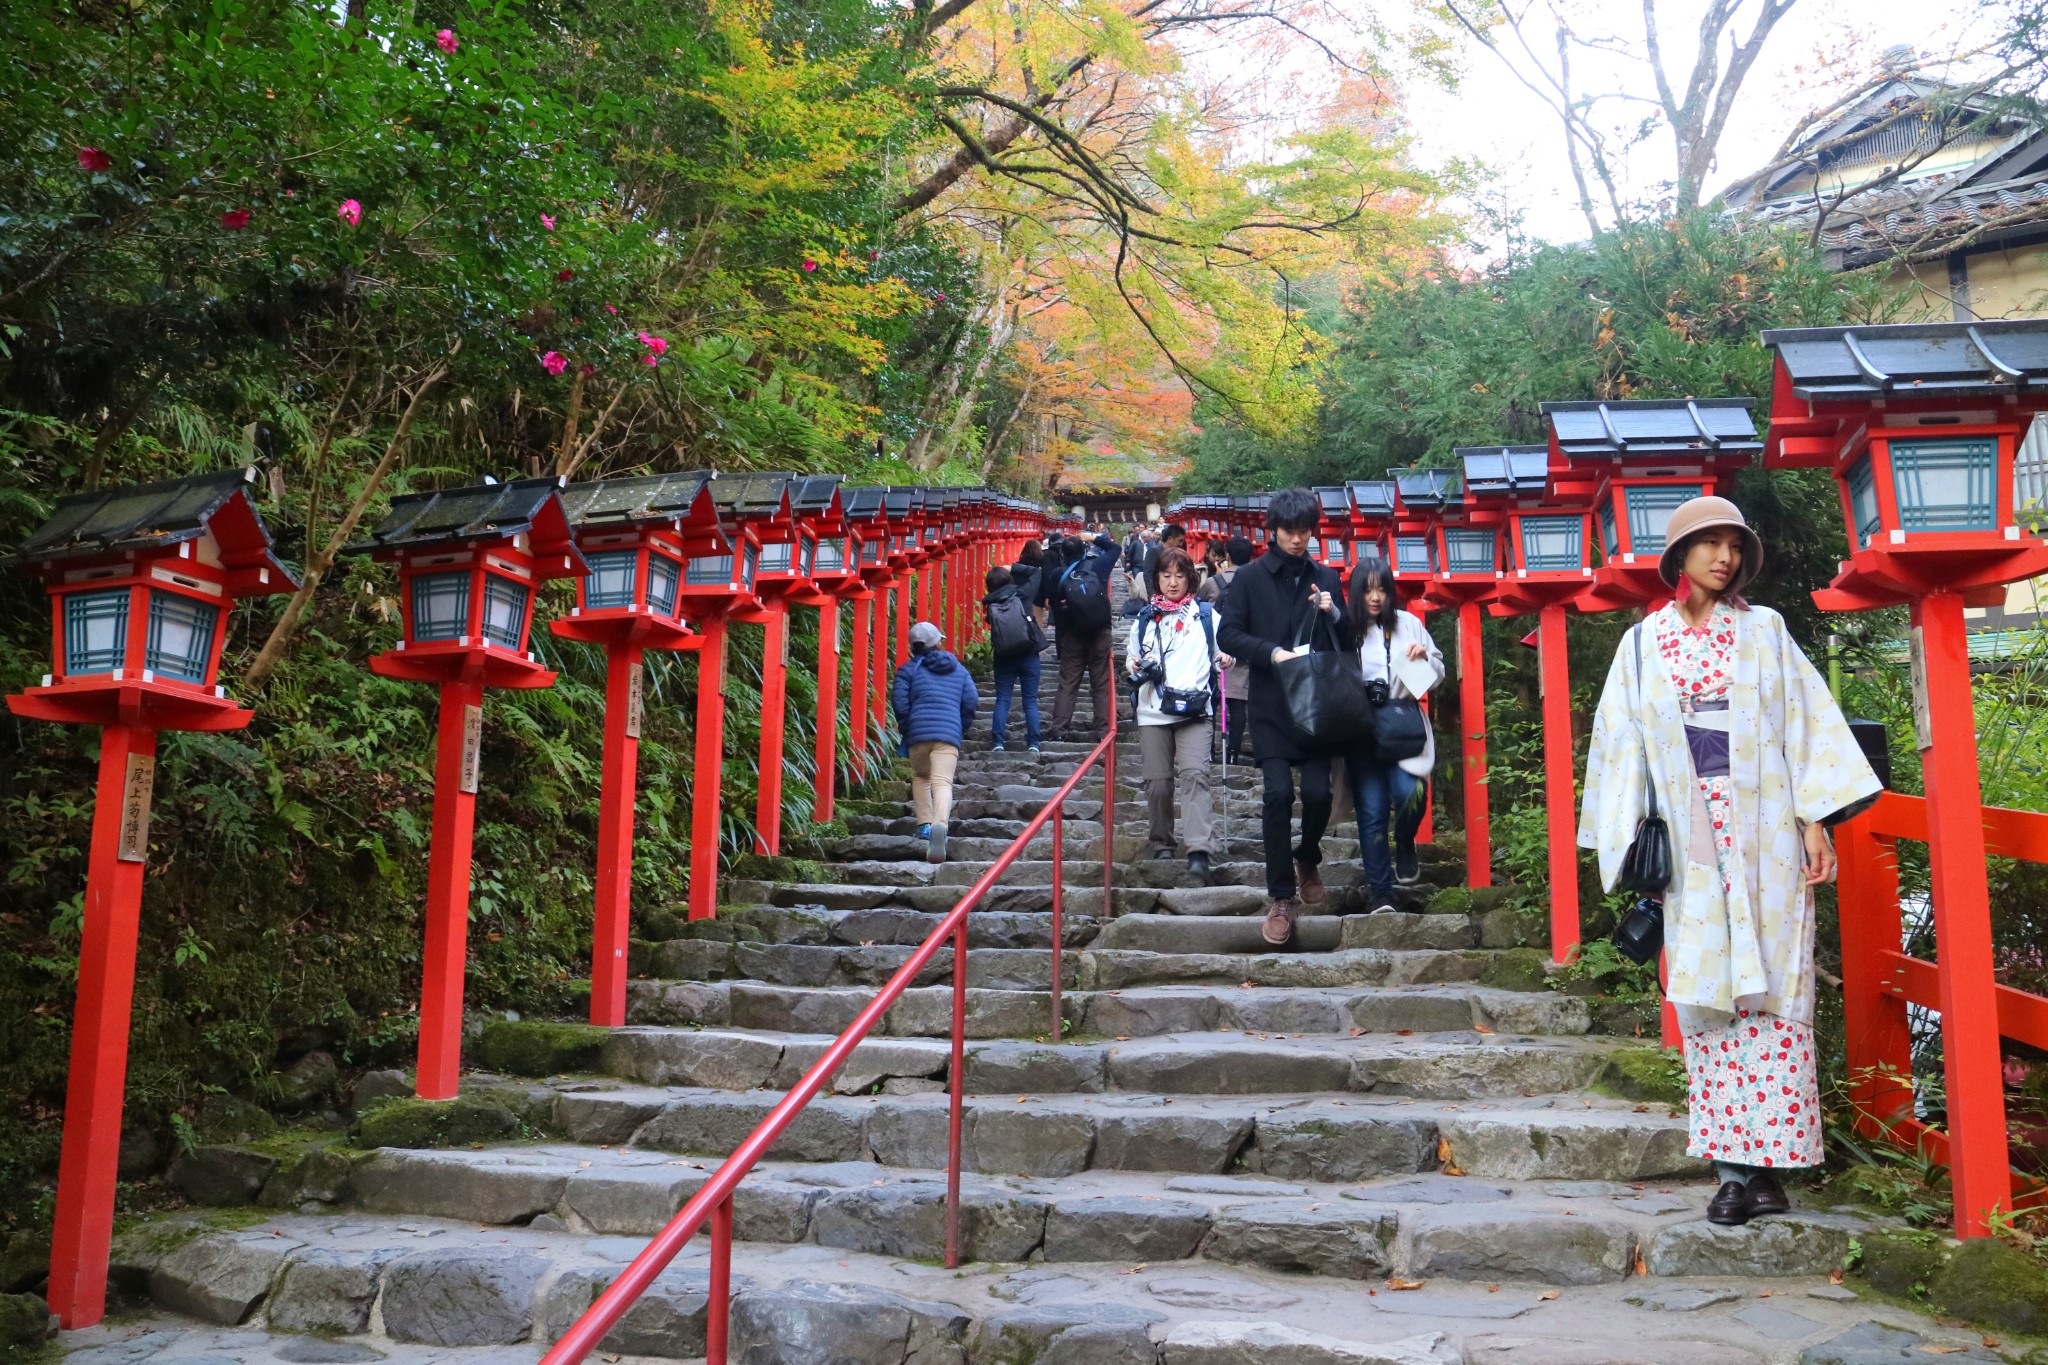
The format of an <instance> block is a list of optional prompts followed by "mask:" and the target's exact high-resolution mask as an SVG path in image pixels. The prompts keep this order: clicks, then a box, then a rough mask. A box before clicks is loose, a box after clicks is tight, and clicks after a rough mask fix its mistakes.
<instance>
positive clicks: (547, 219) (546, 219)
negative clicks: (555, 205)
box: [540, 213, 555, 232]
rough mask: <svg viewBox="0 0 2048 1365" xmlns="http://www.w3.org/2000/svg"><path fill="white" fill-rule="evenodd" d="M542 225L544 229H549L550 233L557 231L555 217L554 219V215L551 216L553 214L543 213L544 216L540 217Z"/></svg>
mask: <svg viewBox="0 0 2048 1365" xmlns="http://www.w3.org/2000/svg"><path fill="white" fill-rule="evenodd" d="M540 225H541V226H542V227H544V228H546V229H547V230H548V231H549V232H553V231H554V230H555V217H554V215H553V214H551V213H543V214H542V215H541V216H540Z"/></svg>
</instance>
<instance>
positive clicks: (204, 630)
mask: <svg viewBox="0 0 2048 1365" xmlns="http://www.w3.org/2000/svg"><path fill="white" fill-rule="evenodd" d="M219 620H220V608H219V607H216V606H213V605H211V604H209V603H206V602H195V601H193V600H192V599H191V598H189V597H186V596H184V595H183V594H181V593H175V592H162V591H153V592H151V593H150V595H149V641H148V648H147V649H146V650H145V651H144V653H143V656H142V666H143V667H144V668H146V669H148V670H149V671H150V672H152V673H161V674H162V675H163V676H164V677H166V678H176V679H177V680H178V681H179V682H189V683H203V682H205V681H206V664H207V660H208V659H209V658H211V657H212V655H213V627H214V623H215V622H217V621H219Z"/></svg>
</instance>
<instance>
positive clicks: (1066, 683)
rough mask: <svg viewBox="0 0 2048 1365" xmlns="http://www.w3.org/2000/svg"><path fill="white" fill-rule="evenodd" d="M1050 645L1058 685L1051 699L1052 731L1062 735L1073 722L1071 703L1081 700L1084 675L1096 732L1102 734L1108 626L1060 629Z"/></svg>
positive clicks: (1106, 702)
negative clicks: (1055, 657) (1055, 656)
mask: <svg viewBox="0 0 2048 1365" xmlns="http://www.w3.org/2000/svg"><path fill="white" fill-rule="evenodd" d="M1053 645H1054V647H1055V652H1056V653H1057V654H1058V656H1059V663H1060V686H1059V692H1058V693H1057V694H1056V695H1055V696H1054V697H1053V703H1052V732H1053V733H1054V734H1056V735H1062V734H1064V733H1065V732H1066V730H1067V727H1068V726H1070V725H1072V724H1073V723H1074V703H1076V702H1078V701H1079V700H1080V699H1081V675H1082V674H1084V673H1085V674H1087V675H1088V683H1089V687H1090V689H1091V691H1092V692H1093V694H1094V698H1095V716H1094V728H1095V732H1096V733H1097V734H1098V735H1099V734H1101V733H1103V732H1104V731H1105V730H1107V729H1108V727H1109V666H1110V660H1109V627H1107V626H1104V627H1103V628H1102V629H1101V630H1076V629H1071V628H1062V629H1061V630H1059V631H1058V632H1057V633H1056V634H1055V635H1054V636H1053Z"/></svg>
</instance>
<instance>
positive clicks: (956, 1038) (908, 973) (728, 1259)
mask: <svg viewBox="0 0 2048 1365" xmlns="http://www.w3.org/2000/svg"><path fill="white" fill-rule="evenodd" d="M1109 696H1110V708H1109V720H1108V727H1107V730H1108V732H1107V733H1106V734H1105V735H1104V736H1103V737H1102V739H1101V740H1100V741H1098V742H1097V743H1096V745H1095V747H1094V748H1093V749H1091V750H1089V751H1088V756H1087V757H1086V758H1084V759H1082V760H1081V763H1080V765H1079V766H1078V767H1076V768H1075V769H1074V772H1073V775H1072V776H1071V777H1069V778H1068V779H1067V780H1066V781H1065V782H1063V783H1061V784H1060V789H1059V790H1058V791H1057V792H1056V793H1054V795H1053V798H1052V799H1051V800H1050V801H1048V802H1046V804H1045V808H1044V809H1043V810H1041V811H1039V812H1038V814H1037V815H1035V816H1033V817H1032V819H1031V822H1030V823H1029V824H1027V825H1025V826H1024V830H1023V832H1022V833H1021V834H1019V835H1018V836H1017V837H1016V838H1015V839H1014V840H1012V841H1011V843H1010V846H1009V848H1007V849H1005V850H1004V851H1003V853H1002V855H1001V856H1000V857H998V858H997V859H996V860H995V862H994V863H992V864H991V865H990V866H989V869H988V871H986V872H984V873H982V874H981V877H980V878H979V879H978V880H976V882H975V883H974V885H973V886H971V887H969V888H968V890H967V893H966V894H965V895H963V896H962V897H961V898H960V900H959V902H958V903H957V904H956V905H954V907H953V908H952V909H951V910H950V911H948V912H947V914H946V917H945V918H944V919H943V920H941V921H939V925H938V927H937V928H936V929H934V930H932V932H931V935H930V936H929V937H928V938H926V939H925V941H924V943H923V944H922V945H921V946H920V947H919V948H918V950H917V951H916V952H914V953H912V954H911V955H910V960H909V961H907V962H905V963H904V964H903V965H902V967H900V968H898V969H897V972H896V974H895V975H894V976H892V977H890V978H889V983H888V984H887V985H886V986H884V987H882V989H881V990H880V991H879V992H878V993H877V994H876V995H875V998H874V999H873V1000H871V1001H869V1002H868V1004H867V1007H866V1008H864V1009H863V1010H861V1012H860V1014H859V1015H858V1016H857V1017H856V1018H855V1019H854V1021H853V1022H852V1023H851V1024H849V1025H847V1027H846V1031H845V1032H844V1033H842V1034H840V1035H839V1036H838V1038H836V1039H834V1040H833V1042H832V1045H831V1046H830V1047H828V1048H826V1049H825V1052H824V1055H823V1056H821V1057H819V1058H818V1060H817V1061H816V1062H815V1063H813V1064H812V1066H811V1069H810V1070H809V1071H807V1072H805V1073H804V1077H803V1079H802V1080H800V1081H798V1082H797V1083H796V1085H795V1086H793V1087H792V1088H791V1089H790V1091H789V1093H788V1094H786V1095H784V1096H783V1097H782V1099H781V1100H780V1101H779V1102H777V1104H776V1106H775V1107H774V1108H773V1109H771V1110H769V1111H768V1115H767V1117H766V1118H764V1119H762V1120H761V1122H760V1124H759V1125H758V1126H756V1127H755V1129H754V1131H753V1132H751V1133H749V1134H747V1137H746V1139H745V1140H744V1141H743V1142H741V1143H740V1145H739V1146H738V1147H735V1148H734V1149H733V1152H732V1155H731V1156H728V1157H727V1158H726V1159H725V1160H724V1161H723V1162H721V1163H720V1164H719V1167H718V1169H717V1170H716V1171H715V1172H713V1173H712V1176H711V1179H710V1180H708V1181H706V1182H705V1183H704V1185H703V1187H702V1188H701V1189H699V1190H698V1191H697V1193H696V1194H695V1195H693V1196H692V1197H691V1198H690V1201H689V1202H688V1203H686V1204H684V1205H683V1207H682V1209H681V1210H680V1211H679V1212H678V1213H677V1214H676V1216H675V1217H674V1218H673V1219H671V1220H669V1224H668V1226H667V1227H665V1228H663V1229H662V1230H661V1231H660V1232H659V1233H657V1234H656V1235H655V1237H654V1240H653V1241H651V1242H649V1243H648V1244H647V1247H646V1249H645V1250H644V1251H642V1252H641V1253H640V1254H639V1255H638V1256H635V1257H634V1258H633V1263H632V1264H631V1265H629V1266H627V1267H626V1269H625V1271H624V1272H623V1273H622V1274H621V1275H620V1276H619V1277H618V1278H617V1279H616V1280H613V1281H612V1283H611V1286H610V1287H609V1288H607V1289H606V1290H605V1291H604V1293H602V1294H600V1295H599V1296H598V1298H597V1302H595V1303H593V1304H592V1305H591V1306H590V1308H589V1309H588V1311H586V1312H585V1313H584V1314H583V1316H582V1317H580V1318H578V1319H577V1320H576V1322H575V1324H574V1325H572V1326H571V1327H570V1328H569V1330H568V1331H567V1332H565V1333H563V1334H562V1338H561V1340H559V1341H557V1342H556V1343H555V1344H554V1346H553V1347H552V1348H551V1349H550V1350H549V1351H548V1353H547V1354H546V1355H545V1356H543V1357H542V1358H541V1365H579V1363H580V1362H581V1361H582V1360H583V1359H584V1358H585V1357H586V1356H588V1355H589V1354H590V1353H591V1351H593V1350H595V1349H596V1348H597V1345H598V1343H599V1342H601V1341H603V1340H604V1337H605V1334H606V1333H607V1332H610V1331H611V1329H612V1328H613V1327H615V1326H617V1325H618V1322H619V1319H621V1318H623V1317H625V1316H626V1314H627V1313H628V1312H630V1311H631V1310H632V1307H633V1305H634V1304H635V1303H637V1302H638V1301H639V1299H640V1296H641V1295H642V1294H644V1293H645V1292H646V1291H647V1287H648V1286H649V1285H651V1284H653V1283H654V1281H655V1279H656V1277H658V1276H659V1275H660V1274H661V1272H662V1271H663V1270H666V1269H667V1268H668V1263H669V1262H670V1261H672V1260H674V1259H675V1256H676V1253H677V1252H679V1251H681V1250H682V1249H683V1247H684V1246H685V1245H687V1244H688V1243H689V1240H690V1239H691V1238H692V1237H694V1236H696V1235H697V1233H698V1232H699V1231H700V1230H701V1229H702V1228H703V1226H704V1224H705V1222H706V1221H707V1220H709V1221H710V1223H711V1286H710V1304H709V1306H708V1308H707V1314H706V1321H705V1327H704V1341H705V1353H704V1357H705V1362H706V1365H725V1362H726V1341H727V1336H726V1328H727V1323H728V1319H729V1313H730V1309H731V1306H732V1196H733V1191H734V1190H736V1189H738V1188H739V1183H740V1181H742V1180H744V1179H745V1178H746V1176H747V1173H748V1172H749V1171H751V1170H753V1169H754V1164H755V1163H756V1162H758V1161H759V1160H760V1159H761V1157H762V1155H763V1154H764V1153H765V1152H766V1151H767V1150H768V1148H769V1147H770V1146H771V1145H773V1144H774V1142H775V1140H776V1139H777V1138H779V1137H781V1136H782V1133H783V1130H784V1129H786V1128H788V1127H789V1125H790V1124H791V1123H792V1122H794V1121H795V1119H796V1116H797V1115H798V1114H800V1113H802V1112H803V1109H804V1106H805V1105H807V1104H809V1103H810V1102H811V1101H812V1100H813V1099H815V1098H816V1097H817V1094H818V1092H819V1091H820V1090H822V1089H823V1088H824V1086H825V1081H826V1080H827V1078H829V1077H830V1076H831V1075H832V1073H833V1072H834V1071H836V1070H838V1069H839V1066H840V1064H841V1063H843V1062H844V1061H845V1060H846V1058H847V1056H848V1054H850V1053H851V1052H852V1051H853V1049H854V1048H855V1047H857V1046H859V1044H860V1041H861V1040H862V1039H863V1038H865V1037H867V1035H868V1032H869V1031H870V1030H871V1029H873V1028H874V1026H875V1025H876V1024H878V1023H880V1022H881V1021H882V1016H883V1015H884V1014H886V1013H888V1011H889V1007H890V1006H892V1005H894V1004H895V1003H896V1001H897V999H898V998H899V997H900V996H901V995H902V994H903V992H904V991H905V990H906V989H908V988H909V986H910V983H911V982H912V981H913V980H915V979H916V977H917V974H918V973H919V972H921V971H923V970H924V966H925V964H926V963H927V962H929V961H931V959H932V957H933V956H934V955H936V954H937V952H938V951H939V949H940V947H941V946H943V945H944V944H945V942H946V940H947V939H949V938H950V939H952V940H953V1062H952V1068H951V1071H950V1073H949V1075H948V1078H947V1087H948V1089H949V1090H950V1091H951V1092H952V1094H951V1103H950V1112H949V1115H948V1122H947V1134H946V1266H947V1268H948V1269H951V1268H953V1267H955V1266H958V1265H959V1263H960V1236H959V1230H960V1132H961V1118H962V1100H963V1097H964V1094H965V1091H964V1085H965V1074H964V1073H965V1072H966V1064H965V1063H966V1047H967V915H968V912H970V911H971V910H973V909H974V907H975V906H976V905H977V904H978V903H979V902H980V900H981V898H982V897H983V896H984V895H986V894H987V893H988V890H989V888H990V887H992V886H994V885H995V883H996V879H997V878H998V877H1000V876H1001V875H1002V874H1003V873H1004V872H1005V871H1007V870H1008V868H1009V866H1010V864H1012V863H1014V862H1016V861H1017V859H1018V858H1019V857H1020V856H1021V855H1022V854H1023V852H1024V850H1025V848H1026V847H1028V846H1029V845H1030V843H1031V841H1032V840H1033V839H1035V838H1037V837H1038V833H1039V831H1040V830H1042V829H1044V828H1045V824H1046V822H1047V821H1048V820H1051V821H1052V822H1053V834H1054V838H1053V855H1052V857H1053V870H1054V875H1053V890H1052V905H1053V924H1052V1001H1053V1006H1052V1030H1053V1038H1054V1039H1055V1041H1057V1039H1058V1038H1059V1034H1060V1004H1059V1001H1060V965H1061V960H1062V958H1061V954H1062V949H1063V946H1064V945H1063V944H1062V941H1061V937H1060V935H1061V925H1060V898H1061V887H1060V882H1059V872H1060V868H1061V867H1062V859H1061V848H1060V839H1061V836H1062V834H1063V833H1064V821H1063V819H1062V816H1063V814H1064V808H1065V805H1066V802H1067V799H1068V798H1069V797H1070V796H1072V795H1073V793H1074V789H1075V788H1076V787H1078V786H1079V785H1080V783H1081V779H1082V778H1083V777H1085V776H1087V774H1088V771H1089V770H1090V769H1091V768H1093V767H1094V766H1095V765H1096V764H1097V763H1098V762H1099V763H1101V764H1102V901H1103V904H1102V913H1103V916H1104V917H1105V918H1107V917H1108V916H1109V914H1110V913H1111V910H1112V908H1113V907H1112V905H1111V891H1112V868H1113V866H1114V856H1113V855H1114V850H1115V837H1114V836H1115V825H1114V818H1115V811H1116V736H1117V726H1116V678H1115V669H1114V668H1112V669H1111V670H1110V684H1109Z"/></svg>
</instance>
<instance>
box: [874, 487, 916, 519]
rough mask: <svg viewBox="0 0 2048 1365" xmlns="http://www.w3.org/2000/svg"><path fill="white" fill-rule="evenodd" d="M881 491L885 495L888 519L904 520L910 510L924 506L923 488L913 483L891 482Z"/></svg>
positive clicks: (907, 517) (908, 515)
mask: <svg viewBox="0 0 2048 1365" xmlns="http://www.w3.org/2000/svg"><path fill="white" fill-rule="evenodd" d="M883 491H884V493H885V494H886V495H887V500H888V506H889V520H890V521H893V522H897V523H901V522H903V521H906V520H908V519H909V517H910V514H911V513H912V512H915V511H916V510H917V509H918V508H920V507H922V506H924V496H923V495H924V490H923V489H922V488H919V487H917V486H916V485H914V484H902V483H898V484H891V485H889V486H888V487H887V488H886V489H884V490H883Z"/></svg>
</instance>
